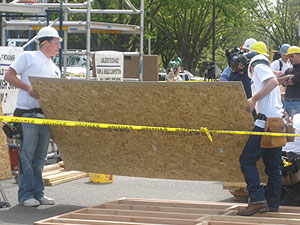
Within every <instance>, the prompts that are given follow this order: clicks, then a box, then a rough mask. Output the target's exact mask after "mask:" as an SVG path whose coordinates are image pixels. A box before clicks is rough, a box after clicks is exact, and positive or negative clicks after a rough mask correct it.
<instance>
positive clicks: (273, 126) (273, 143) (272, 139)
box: [257, 113, 287, 148]
mask: <svg viewBox="0 0 300 225" xmlns="http://www.w3.org/2000/svg"><path fill="white" fill-rule="evenodd" d="M260 115H263V114H260V113H259V114H258V116H257V118H258V117H260ZM264 131H265V132H275V133H286V125H285V123H284V121H283V119H282V118H281V117H272V118H267V117H266V123H265V129H264ZM286 142H287V140H286V136H267V135H264V136H262V138H261V142H260V147H261V148H278V147H282V146H285V145H286Z"/></svg>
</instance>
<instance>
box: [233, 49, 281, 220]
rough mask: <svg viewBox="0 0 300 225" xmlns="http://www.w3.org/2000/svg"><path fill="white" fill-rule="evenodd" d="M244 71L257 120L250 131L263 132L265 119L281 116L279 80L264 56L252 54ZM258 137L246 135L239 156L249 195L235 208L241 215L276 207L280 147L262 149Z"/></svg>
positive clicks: (278, 185) (250, 105) (249, 109)
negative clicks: (261, 172)
mask: <svg viewBox="0 0 300 225" xmlns="http://www.w3.org/2000/svg"><path fill="white" fill-rule="evenodd" d="M258 47H259V46H258ZM248 70H249V72H248V75H249V76H250V77H251V78H252V85H251V90H252V97H251V98H249V99H248V109H247V111H248V112H252V111H253V109H254V108H255V110H256V112H257V119H256V120H255V122H254V129H253V131H254V132H263V131H264V128H265V122H266V118H268V117H276V118H278V117H282V116H283V112H284V110H283V106H282V103H281V95H280V90H279V87H278V84H279V82H278V80H277V78H276V76H275V74H274V73H273V72H272V70H271V68H270V61H269V59H268V58H267V57H266V56H265V55H262V54H259V55H257V56H254V57H253V58H252V59H251V61H250V63H249V67H248ZM261 139H262V136H260V135H250V136H249V138H248V141H247V143H246V145H245V147H244V150H243V152H242V154H241V156H240V166H241V170H242V173H243V175H244V178H245V181H246V183H247V190H248V193H249V198H250V201H249V204H248V206H247V207H246V208H242V209H240V210H239V211H238V215H241V216H251V215H254V214H256V213H264V212H267V211H273V212H277V211H278V209H279V203H280V193H281V168H280V163H281V150H282V147H278V148H268V149H266V148H262V147H261V145H260V143H261ZM260 158H262V159H263V161H264V164H265V172H266V174H267V175H268V184H267V187H266V189H265V190H264V188H263V186H262V185H261V182H260V178H259V172H258V170H257V167H256V163H257V162H258V160H259V159H260ZM265 192H266V193H265Z"/></svg>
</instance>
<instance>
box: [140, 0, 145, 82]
mask: <svg viewBox="0 0 300 225" xmlns="http://www.w3.org/2000/svg"><path fill="white" fill-rule="evenodd" d="M140 16H141V18H140V20H141V25H140V26H141V27H140V32H141V35H140V81H143V63H144V62H143V55H144V0H141V14H140Z"/></svg>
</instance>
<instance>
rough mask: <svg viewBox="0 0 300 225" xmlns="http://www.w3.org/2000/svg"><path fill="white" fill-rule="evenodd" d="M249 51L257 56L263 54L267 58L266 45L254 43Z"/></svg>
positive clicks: (260, 42) (259, 42)
mask: <svg viewBox="0 0 300 225" xmlns="http://www.w3.org/2000/svg"><path fill="white" fill-rule="evenodd" d="M250 51H255V52H257V53H259V54H264V55H267V56H268V48H267V46H266V44H265V43H264V42H262V41H258V42H255V43H254V44H253V45H252V46H251V48H250Z"/></svg>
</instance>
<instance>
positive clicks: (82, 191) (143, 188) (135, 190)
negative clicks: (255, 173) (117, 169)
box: [0, 176, 232, 225]
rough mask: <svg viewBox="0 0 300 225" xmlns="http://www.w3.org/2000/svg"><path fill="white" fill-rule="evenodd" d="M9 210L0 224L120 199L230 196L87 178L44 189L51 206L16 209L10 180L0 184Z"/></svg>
mask: <svg viewBox="0 0 300 225" xmlns="http://www.w3.org/2000/svg"><path fill="white" fill-rule="evenodd" d="M0 183H1V185H2V187H3V188H4V191H5V193H6V195H7V198H8V199H9V202H10V204H11V207H9V208H0V224H5V225H17V224H18V225H20V224H33V223H34V222H35V221H38V220H41V219H46V218H49V217H53V216H56V215H60V214H63V213H67V212H71V211H74V210H77V209H81V208H86V207H89V206H94V205H99V204H101V203H104V202H109V201H115V200H118V199H120V198H122V197H128V198H149V199H169V200H189V201H226V202H232V195H231V194H230V193H229V192H228V190H223V186H222V183H221V182H211V181H186V180H168V179H149V178H137V177H125V176H114V182H113V183H111V184H99V183H91V182H90V181H89V179H88V177H87V178H82V179H79V180H75V181H71V182H67V183H64V184H60V185H56V186H53V187H46V190H45V193H46V195H47V196H49V197H52V198H54V199H55V201H56V205H54V206H39V207H35V208H29V207H23V206H19V205H18V202H17V190H18V186H17V184H15V182H14V179H7V180H1V181H0Z"/></svg>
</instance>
